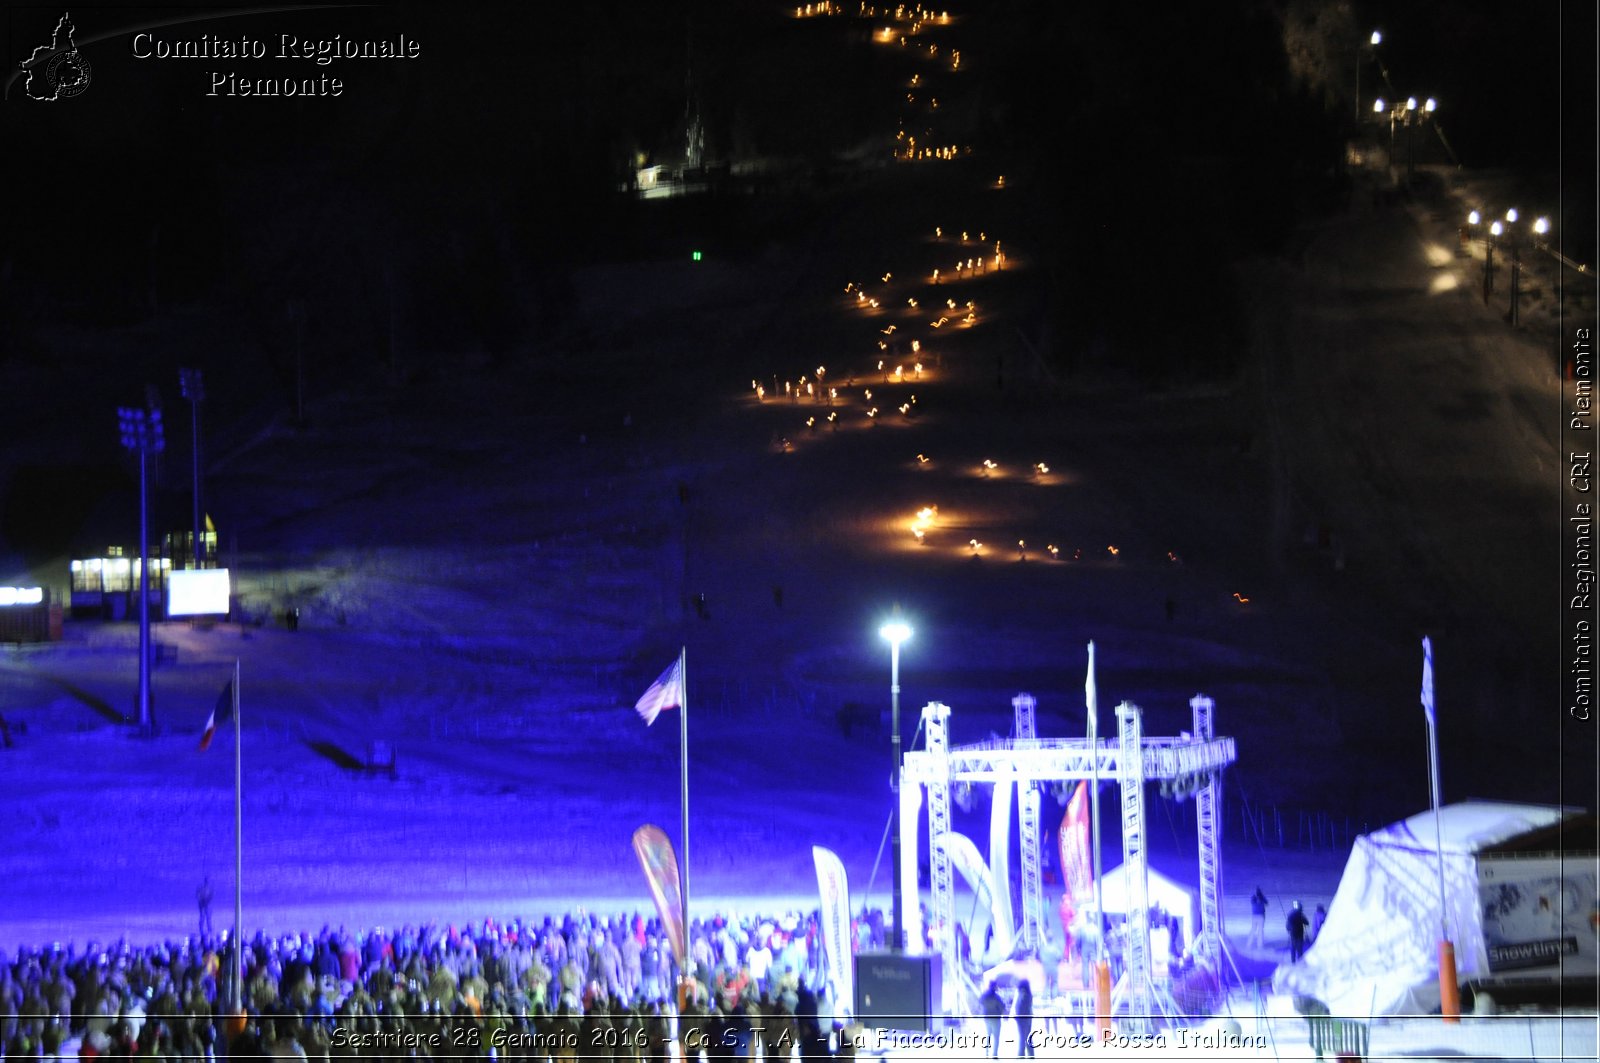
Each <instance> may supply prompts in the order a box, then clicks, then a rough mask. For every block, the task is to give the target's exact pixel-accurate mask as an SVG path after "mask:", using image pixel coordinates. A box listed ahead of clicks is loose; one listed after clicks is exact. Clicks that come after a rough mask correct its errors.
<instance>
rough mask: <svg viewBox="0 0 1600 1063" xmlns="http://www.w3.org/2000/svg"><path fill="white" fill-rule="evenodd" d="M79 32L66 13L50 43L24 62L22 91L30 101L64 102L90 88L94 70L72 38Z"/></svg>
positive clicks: (22, 64)
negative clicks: (24, 75)
mask: <svg viewBox="0 0 1600 1063" xmlns="http://www.w3.org/2000/svg"><path fill="white" fill-rule="evenodd" d="M76 31H77V27H76V26H74V25H73V24H72V17H71V16H70V15H68V14H66V13H65V12H63V13H62V15H61V21H59V22H57V23H56V30H55V33H54V34H52V35H51V37H50V43H49V44H41V45H40V46H39V47H37V48H35V49H34V50H33V54H32V55H31V56H29V57H28V58H27V59H25V60H23V61H22V63H21V66H22V70H23V72H24V73H25V74H26V75H27V79H26V80H25V81H24V82H23V85H22V91H23V92H25V93H27V94H28V97H29V99H34V100H41V101H44V102H46V103H49V102H52V101H54V100H64V99H68V98H70V97H73V96H81V95H82V94H83V91H84V90H85V89H87V88H88V87H89V81H90V79H91V77H92V76H93V70H92V68H91V67H90V66H89V60H87V59H85V58H84V57H83V53H82V52H80V51H78V45H77V42H76V41H74V40H73V39H72V35H73V34H74V33H75V32H76Z"/></svg>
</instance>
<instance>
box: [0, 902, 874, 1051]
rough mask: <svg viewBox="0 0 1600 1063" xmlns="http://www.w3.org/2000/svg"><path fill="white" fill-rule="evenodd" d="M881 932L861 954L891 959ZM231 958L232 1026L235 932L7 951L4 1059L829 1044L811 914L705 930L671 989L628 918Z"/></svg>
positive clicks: (291, 940) (865, 929) (645, 935)
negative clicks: (236, 1003) (878, 949)
mask: <svg viewBox="0 0 1600 1063" xmlns="http://www.w3.org/2000/svg"><path fill="white" fill-rule="evenodd" d="M872 915H873V917H872V918H868V919H863V920H861V921H860V923H859V926H858V928H857V929H858V937H857V941H856V944H857V946H858V947H873V946H879V945H881V944H882V919H881V915H879V914H878V913H872ZM242 951H243V956H242V961H241V963H240V964H239V970H240V972H241V980H240V983H239V986H238V991H239V997H240V1003H241V1004H242V1009H241V1011H239V1012H235V1011H234V1010H233V1008H232V1007H231V1001H232V999H233V986H232V985H231V984H230V980H229V971H230V970H231V969H232V967H233V964H232V962H231V958H232V956H233V954H234V950H233V949H232V946H231V944H230V942H229V941H228V937H227V935H226V934H220V935H208V936H205V937H197V938H186V939H184V940H182V941H178V942H166V943H163V944H160V945H153V946H145V947H132V946H130V945H128V944H126V943H125V942H119V943H117V944H115V945H112V946H110V947H101V946H100V945H97V944H90V945H89V946H88V947H86V948H83V949H79V948H77V947H75V946H66V947H62V946H59V945H56V946H51V947H49V948H43V949H30V948H23V949H19V950H18V951H17V953H16V954H15V955H14V956H12V955H7V954H4V953H0V1047H3V1049H4V1052H5V1059H6V1060H7V1061H8V1063H9V1061H10V1060H14V1059H90V1058H96V1057H106V1056H109V1057H111V1058H137V1059H159V1060H179V1059H183V1060H190V1059H206V1058H229V1059H270V1058H283V1057H287V1058H308V1059H329V1058H341V1057H357V1058H375V1059H394V1058H425V1057H459V1056H467V1057H483V1058H498V1059H526V1060H536V1061H550V1063H573V1061H577V1060H588V1061H599V1060H605V1061H607V1063H623V1061H632V1063H642V1061H644V1060H651V1061H664V1060H666V1059H668V1058H669V1057H670V1056H672V1055H673V1054H674V1053H675V1051H676V1052H680V1053H682V1055H683V1057H684V1058H687V1059H696V1060H697V1059H699V1058H700V1057H701V1056H702V1054H703V1055H704V1056H705V1057H706V1058H707V1059H709V1060H710V1061H712V1063H715V1061H717V1060H719V1059H731V1058H734V1057H736V1056H745V1057H748V1058H752V1059H754V1058H761V1059H768V1060H770V1059H780V1058H781V1059H788V1058H790V1057H791V1056H795V1055H798V1056H799V1057H800V1058H801V1059H807V1060H808V1059H812V1058H814V1057H821V1056H826V1055H828V1054H830V1049H829V1045H830V1037H829V1035H830V1034H831V1033H833V1032H834V1028H835V1024H834V1022H833V1018H832V1016H833V1012H834V1008H833V1002H832V1001H831V1000H829V999H828V996H827V991H826V988H825V987H826V984H827V980H826V975H827V972H826V969H825V965H824V960H823V947H822V940H821V936H820V930H819V917H818V914H817V913H815V912H813V913H811V914H810V915H801V914H800V913H793V912H791V913H789V914H787V915H784V916H781V917H775V918H746V919H727V918H723V917H721V916H718V917H716V918H712V919H707V920H703V921H702V920H696V921H695V922H694V923H693V924H692V925H691V927H690V931H689V964H688V967H689V971H688V976H687V977H686V978H681V979H680V972H679V970H678V964H677V963H676V960H675V957H674V955H673V951H672V948H671V945H670V941H669V940H668V938H667V937H666V936H665V934H664V932H663V930H662V927H661V925H660V923H659V921H657V920H653V919H649V920H647V919H646V918H644V917H643V916H642V915H637V914H635V915H632V916H626V915H619V916H614V917H602V916H599V915H596V914H594V913H588V912H579V913H577V914H569V915H568V916H566V917H565V918H562V919H559V920H556V919H551V918H545V919H543V920H542V921H539V922H533V921H528V922H524V921H521V920H513V921H510V922H504V923H501V922H495V921H486V922H485V923H483V924H482V925H481V926H473V927H468V928H457V927H454V926H422V927H411V926H406V927H401V928H399V929H398V930H385V929H383V928H374V929H372V930H370V931H366V932H361V933H354V932H350V931H347V930H345V929H344V928H343V927H340V928H337V929H335V928H330V927H324V928H323V929H322V930H321V931H320V932H318V933H315V934H310V933H296V934H286V935H282V936H269V935H265V934H256V935H255V936H254V937H250V938H248V939H247V941H246V944H245V947H244V949H243V950H242ZM832 1040H833V1042H835V1043H836V1044H838V1045H839V1048H840V1049H841V1050H843V1051H848V1043H847V1039H845V1038H837V1037H835V1038H833V1039H832ZM674 1045H676V1049H674Z"/></svg>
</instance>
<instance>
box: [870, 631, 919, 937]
mask: <svg viewBox="0 0 1600 1063" xmlns="http://www.w3.org/2000/svg"><path fill="white" fill-rule="evenodd" d="M878 634H880V635H882V636H883V637H884V638H885V639H887V640H888V641H889V748H890V750H891V752H892V753H893V756H894V775H892V776H891V778H892V779H893V780H894V790H895V800H894V804H893V806H892V807H893V813H892V819H893V820H894V822H893V824H892V825H891V828H890V837H891V838H892V839H893V845H892V848H891V849H890V850H889V859H890V864H889V867H890V874H889V878H890V881H891V882H892V883H893V886H892V889H891V895H892V896H893V898H894V903H893V906H892V910H891V914H890V919H891V920H892V921H891V922H890V924H889V949H890V951H892V952H901V951H903V950H904V949H905V937H904V929H905V921H904V919H903V915H904V910H903V908H902V905H903V904H904V901H903V899H902V898H901V896H900V894H901V890H900V796H899V795H900V644H901V643H902V642H904V641H906V640H907V639H909V638H910V637H911V625H909V624H907V623H906V622H905V621H904V620H901V619H900V618H899V615H898V610H897V611H896V616H895V618H894V619H893V620H890V621H889V622H888V623H887V624H884V625H883V626H882V627H881V628H879V629H878Z"/></svg>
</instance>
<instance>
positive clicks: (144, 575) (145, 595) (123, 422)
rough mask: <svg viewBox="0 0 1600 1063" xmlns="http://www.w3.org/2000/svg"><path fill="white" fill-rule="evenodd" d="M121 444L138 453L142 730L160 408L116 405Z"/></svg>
mask: <svg viewBox="0 0 1600 1063" xmlns="http://www.w3.org/2000/svg"><path fill="white" fill-rule="evenodd" d="M117 424H118V425H119V426H120V427H121V429H122V445H123V446H124V447H125V448H127V449H128V450H136V451H138V452H139V732H140V733H141V734H145V735H148V734H150V733H151V732H152V731H153V730H154V721H153V719H152V718H151V712H150V556H149V555H150V490H149V487H150V477H149V468H150V453H151V452H152V451H154V452H155V453H157V454H159V453H161V451H162V449H163V448H164V447H165V446H166V438H165V436H164V434H163V432H162V430H161V409H160V407H158V406H156V405H155V404H154V403H152V404H151V405H150V408H149V409H144V410H141V409H137V408H135V407H131V406H120V407H118V408H117Z"/></svg>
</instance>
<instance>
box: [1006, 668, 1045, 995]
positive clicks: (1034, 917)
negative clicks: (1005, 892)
mask: <svg viewBox="0 0 1600 1063" xmlns="http://www.w3.org/2000/svg"><path fill="white" fill-rule="evenodd" d="M1037 706H1038V701H1037V699H1035V698H1034V696H1033V695H1032V694H1018V695H1017V696H1016V697H1014V698H1012V699H1011V708H1012V711H1013V712H1014V713H1015V714H1016V734H1017V740H1018V742H1020V743H1028V742H1032V741H1034V740H1035V739H1036V738H1037V737H1038V735H1037V734H1036V732H1035V722H1034V721H1035V719H1036V714H1035V709H1036V708H1037ZM1017 787H1018V789H1019V790H1020V791H1021V793H1020V794H1019V797H1020V801H1019V804H1018V808H1017V811H1018V818H1019V820H1020V823H1021V838H1020V845H1019V848H1020V849H1021V853H1022V941H1023V944H1024V945H1025V946H1026V947H1027V948H1030V949H1033V950H1035V951H1038V950H1040V949H1041V948H1043V946H1044V927H1045V923H1044V877H1043V873H1042V869H1041V866H1040V852H1039V836H1040V833H1041V832H1040V830H1039V790H1038V787H1037V785H1036V780H1034V779H1031V778H1028V777H1026V776H1019V777H1018V779H1017ZM1041 988H1042V987H1041Z"/></svg>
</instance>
